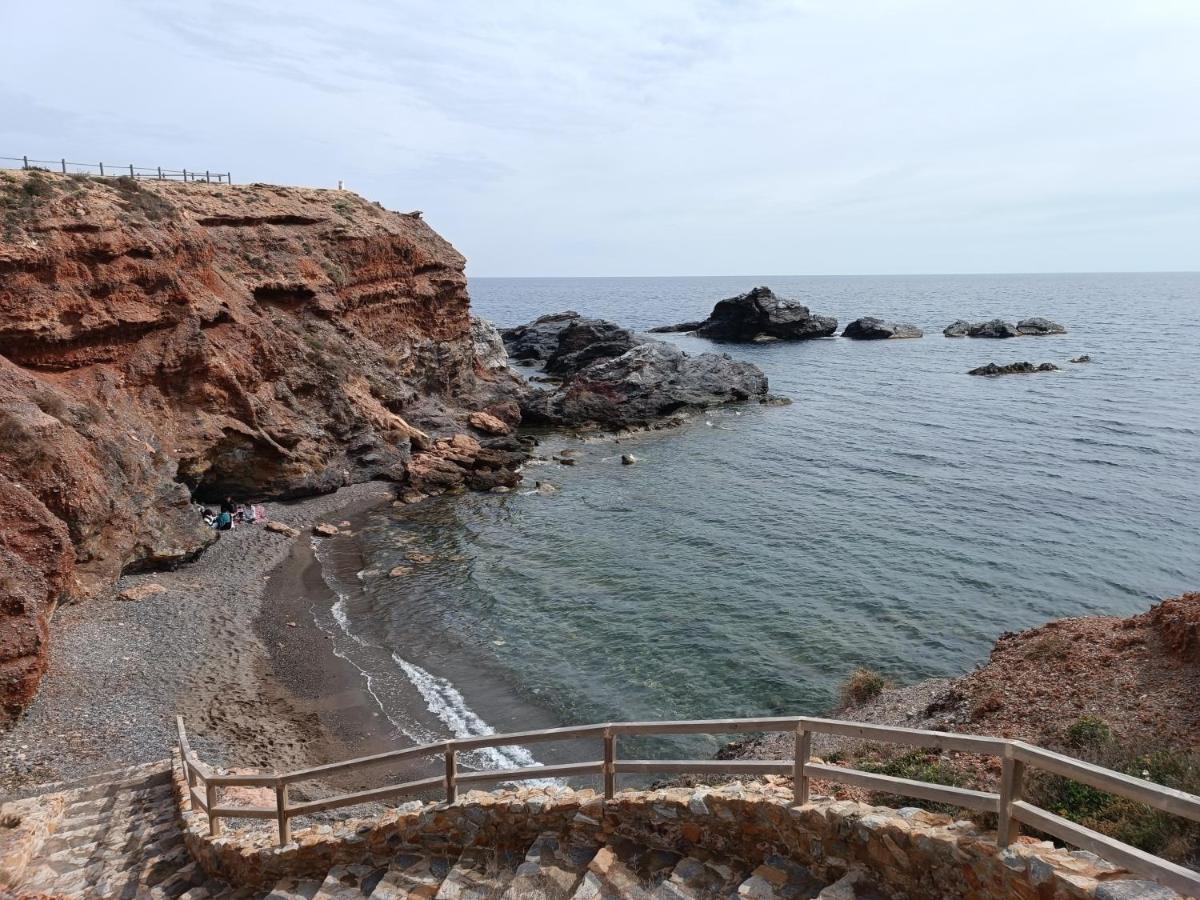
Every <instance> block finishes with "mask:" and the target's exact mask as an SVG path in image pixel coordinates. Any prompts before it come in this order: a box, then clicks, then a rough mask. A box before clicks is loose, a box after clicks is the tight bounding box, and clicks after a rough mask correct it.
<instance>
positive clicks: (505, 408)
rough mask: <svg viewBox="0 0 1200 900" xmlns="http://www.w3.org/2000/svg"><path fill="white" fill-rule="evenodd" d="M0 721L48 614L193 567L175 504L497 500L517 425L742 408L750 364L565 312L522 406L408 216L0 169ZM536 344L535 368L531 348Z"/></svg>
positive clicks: (494, 351) (339, 198)
mask: <svg viewBox="0 0 1200 900" xmlns="http://www.w3.org/2000/svg"><path fill="white" fill-rule="evenodd" d="M0 212H2V214H3V219H2V221H0V228H2V229H3V232H2V234H3V240H0V515H2V517H3V518H2V519H0V709H2V710H3V713H2V715H7V716H12V715H15V714H16V713H18V712H19V711H20V710H21V709H23V708H24V707H26V706H27V705H28V704H29V702H30V701H31V700H32V698H33V697H34V695H35V693H36V690H37V687H38V684H39V681H40V679H41V678H42V676H43V673H44V672H45V670H46V665H47V648H48V645H49V633H48V624H49V620H50V618H51V616H52V615H53V613H54V610H55V608H56V607H57V606H58V605H59V604H60V603H63V602H83V601H94V600H96V599H97V598H100V597H102V596H107V595H108V593H109V592H111V586H112V585H113V584H114V582H115V581H116V580H117V579H118V578H119V577H121V576H122V575H126V576H128V575H134V574H136V573H139V572H145V571H150V570H156V569H163V568H170V567H174V566H177V565H180V564H182V563H185V562H187V561H189V560H192V559H194V558H195V557H196V556H197V555H198V554H200V553H201V552H202V551H203V550H204V549H205V548H206V547H208V546H209V545H210V544H212V543H213V541H214V540H216V538H217V533H216V532H214V531H213V530H212V529H211V528H210V527H208V526H206V525H205V524H204V522H203V521H202V518H201V516H200V514H199V511H198V510H197V507H196V506H195V505H194V501H196V500H199V501H207V502H214V501H217V500H219V499H221V498H223V497H225V496H233V497H235V498H237V499H238V500H239V501H248V500H261V499H276V500H281V499H291V498H300V497H306V496H312V495H318V494H325V493H330V492H333V491H335V490H337V489H339V488H342V487H344V486H346V485H351V484H357V483H364V482H370V481H376V480H383V481H390V482H393V483H395V484H396V485H398V486H400V492H401V496H402V497H403V498H404V499H405V500H407V501H410V502H411V501H415V500H419V499H421V498H423V497H425V496H428V495H430V494H440V493H444V492H447V491H454V490H462V489H472V490H507V489H510V488H512V487H513V486H515V485H516V484H517V483H518V482H519V481H520V478H521V476H520V474H519V471H518V470H519V467H520V466H521V465H522V464H523V463H524V462H525V461H526V460H527V459H528V457H529V454H530V448H531V447H532V446H533V444H534V441H533V440H532V439H531V438H528V437H524V436H521V435H519V434H517V433H516V429H517V428H518V426H519V425H520V424H521V422H522V414H523V412H524V413H525V415H526V417H528V418H529V419H530V420H531V421H533V422H536V423H538V424H553V425H578V424H583V423H585V422H586V423H592V424H598V425H601V426H605V427H614V428H621V427H627V426H631V425H648V424H653V423H654V422H655V421H656V420H658V419H660V418H661V417H663V416H671V415H674V414H675V413H677V412H679V411H681V410H685V409H688V408H697V407H702V406H705V405H711V404H713V403H720V402H728V401H732V400H745V399H755V398H762V397H764V396H765V394H766V378H765V377H764V376H763V375H762V373H761V372H760V371H759V370H758V369H757V368H756V367H754V366H751V365H749V364H746V363H738V362H735V361H733V360H731V359H729V358H728V357H726V356H721V355H718V354H702V355H700V356H690V355H688V354H685V353H683V352H682V351H680V350H678V349H677V348H675V347H673V346H671V345H667V344H658V343H653V344H651V343H647V342H646V340H645V339H643V338H635V337H634V336H633V335H632V334H631V333H630V332H628V331H627V330H625V329H622V328H619V327H618V326H616V325H613V324H612V323H605V322H598V321H595V320H585V319H582V317H579V316H574V315H569V316H567V317H566V320H565V323H566V324H567V325H569V326H570V327H565V328H561V329H558V330H556V331H555V332H554V334H553V339H552V342H553V352H551V353H548V354H545V355H544V357H543V356H542V355H540V351H539V350H537V348H536V345H537V341H536V340H533V339H531V343H530V346H531V347H532V348H533V349H532V350H529V351H522V352H518V353H515V354H514V355H516V356H518V358H521V359H535V360H537V361H538V362H540V363H543V364H545V365H546V366H547V369H548V371H549V372H550V373H551V376H552V377H553V378H555V379H559V380H560V381H559V382H558V383H557V385H556V387H555V388H554V389H553V390H547V391H535V390H531V388H530V386H529V385H528V384H527V383H526V381H525V379H524V378H522V377H521V375H519V374H518V373H517V372H516V370H514V369H513V368H511V367H510V365H509V360H508V355H507V353H506V351H505V345H504V342H503V340H502V339H501V336H500V335H499V333H498V332H497V331H496V329H494V328H493V327H492V326H491V325H489V324H488V323H486V322H483V321H481V320H479V319H477V318H475V317H473V316H472V315H471V310H470V301H469V297H468V293H467V282H466V276H465V274H464V271H463V270H464V264H465V260H464V258H463V257H462V255H461V254H459V253H458V252H457V251H456V250H455V249H454V248H453V247H452V246H451V245H450V244H449V243H448V242H447V241H446V240H444V239H443V238H442V237H440V236H439V235H438V234H437V233H436V232H434V230H433V229H432V228H431V227H430V226H429V225H428V224H427V223H426V222H425V221H424V220H423V219H422V218H421V216H420V215H419V214H400V213H394V212H390V211H388V210H386V209H384V208H383V207H381V206H379V205H378V204H375V203H370V202H368V201H367V200H365V199H363V198H362V197H359V196H357V195H355V194H353V193H350V192H347V191H340V190H338V191H333V190H316V189H305V188H285V187H278V186H271V185H261V184H251V185H212V184H200V183H197V184H190V183H189V184H180V183H173V182H158V181H136V180H134V179H131V178H108V179H100V178H91V177H86V176H71V175H57V174H52V173H47V172H42V171H37V170H31V171H21V172H5V173H0ZM527 353H532V355H527Z"/></svg>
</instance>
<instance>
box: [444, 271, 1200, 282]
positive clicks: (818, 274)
mask: <svg viewBox="0 0 1200 900" xmlns="http://www.w3.org/2000/svg"><path fill="white" fill-rule="evenodd" d="M962 275H976V276H992V275H1200V269H1093V270H1089V271H1082V270H1081V271H1042V272H1016V271H1014V272H859V273H855V274H845V273H841V272H808V273H799V274H796V273H793V274H787V273H783V272H775V273H773V274H765V275H764V274H762V273H757V274H756V273H746V272H742V273H733V274H720V275H713V274H706V275H695V274H692V275H471V274H468V277H469V278H476V279H478V278H494V279H501V278H510V279H514V280H518V279H524V280H535V279H543V278H596V279H599V278H930V277H945V276H962Z"/></svg>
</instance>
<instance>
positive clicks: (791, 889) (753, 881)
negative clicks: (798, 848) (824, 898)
mask: <svg viewBox="0 0 1200 900" xmlns="http://www.w3.org/2000/svg"><path fill="white" fill-rule="evenodd" d="M827 886H828V885H827V882H825V881H823V880H822V879H820V878H818V877H817V876H815V875H814V874H813V873H812V872H810V871H809V870H808V869H806V868H805V867H804V866H802V865H800V864H799V863H796V862H793V861H792V860H790V859H787V858H786V857H782V856H769V857H767V859H766V861H765V862H764V863H763V864H762V865H761V866H759V867H758V868H756V869H755V870H754V871H753V872H751V873H750V877H749V878H747V879H746V880H745V881H743V882H742V883H741V884H740V885H738V889H737V895H736V896H738V897H745V898H749V900H812V898H815V897H818V896H820V894H821V891H822V890H824V889H825V888H826V887H827Z"/></svg>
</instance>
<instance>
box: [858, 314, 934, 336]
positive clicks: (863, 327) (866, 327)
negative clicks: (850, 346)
mask: <svg viewBox="0 0 1200 900" xmlns="http://www.w3.org/2000/svg"><path fill="white" fill-rule="evenodd" d="M923 335H924V332H922V331H921V329H920V328H918V327H917V326H916V325H906V324H902V323H899V322H885V321H883V320H882V319H876V318H875V317H873V316H863V317H862V318H861V319H855V320H854V321H853V322H851V323H850V324H849V325H847V326H846V327H845V329H844V330H843V331H842V337H846V338H852V339H854V340H856V341H883V340H892V339H899V338H919V337H922V336H923Z"/></svg>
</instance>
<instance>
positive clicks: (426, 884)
mask: <svg viewBox="0 0 1200 900" xmlns="http://www.w3.org/2000/svg"><path fill="white" fill-rule="evenodd" d="M453 867H454V860H452V859H448V858H446V857H443V856H426V855H425V854H422V853H410V852H401V853H398V854H396V856H394V857H393V858H392V863H391V865H390V866H389V867H388V870H387V872H386V873H384V875H383V877H382V878H381V879H380V880H379V883H378V884H377V885H375V889H374V890H373V891H372V892H371V900H429V898H432V897H433V896H435V895H436V894H437V892H438V889H439V888H440V887H441V886H442V882H443V881H444V880H445V879H446V876H447V875H448V874H449V872H450V870H451V869H452V868H453Z"/></svg>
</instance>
